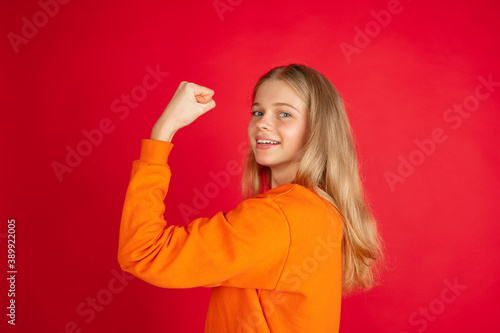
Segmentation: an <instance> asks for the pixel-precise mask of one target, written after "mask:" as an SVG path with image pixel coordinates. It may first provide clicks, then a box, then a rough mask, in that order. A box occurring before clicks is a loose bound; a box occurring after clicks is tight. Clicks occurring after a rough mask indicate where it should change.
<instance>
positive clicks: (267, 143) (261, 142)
mask: <svg viewBox="0 0 500 333" xmlns="http://www.w3.org/2000/svg"><path fill="white" fill-rule="evenodd" d="M256 142H257V144H258V145H262V146H277V145H279V144H280V143H281V142H279V141H272V140H260V139H259V140H257V141H256Z"/></svg>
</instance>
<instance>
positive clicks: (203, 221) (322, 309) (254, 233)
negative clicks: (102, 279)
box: [118, 139, 342, 333]
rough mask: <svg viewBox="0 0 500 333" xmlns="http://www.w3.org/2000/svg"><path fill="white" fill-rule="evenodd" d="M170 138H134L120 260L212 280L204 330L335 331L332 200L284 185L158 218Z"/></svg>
mask: <svg viewBox="0 0 500 333" xmlns="http://www.w3.org/2000/svg"><path fill="white" fill-rule="evenodd" d="M173 146H174V145H173V144H172V143H170V142H165V141H159V140H150V139H143V140H142V143H141V152H140V159H139V160H135V161H134V162H133V165H132V175H131V179H130V183H129V185H128V189H127V193H126V197H125V203H124V207H123V214H122V220H121V225H120V239H119V249H118V262H119V264H120V266H121V268H122V269H123V270H125V271H127V272H130V273H131V274H133V275H135V276H136V277H138V278H140V279H142V280H144V281H146V282H148V283H150V284H153V285H155V286H159V287H164V288H190V287H199V286H204V287H212V288H213V289H212V293H211V296H210V303H209V306H208V312H207V318H206V323H205V332H210V333H225V332H228V333H239V332H259V333H260V332H286V333H290V332H301V333H304V332H312V333H321V332H328V333H332V332H338V329H339V321H340V302H341V289H342V255H341V240H342V225H341V220H340V216H339V214H338V212H337V211H336V209H335V208H334V207H333V205H331V204H330V203H329V202H328V201H326V200H324V199H322V198H320V197H319V196H317V195H316V194H315V193H313V192H312V191H310V190H309V189H307V188H305V187H302V186H300V185H297V184H286V185H281V186H278V187H275V188H273V189H271V190H269V191H267V192H266V193H263V194H259V195H257V196H255V197H253V198H250V199H247V200H244V201H242V202H241V203H240V204H239V205H238V206H237V207H236V208H235V209H233V210H231V211H229V212H228V213H224V212H219V213H217V214H215V216H213V217H212V218H198V219H195V220H193V221H192V222H191V223H190V224H188V225H187V226H177V225H169V226H167V224H166V222H165V220H164V216H163V213H164V211H165V204H164V199H165V196H166V194H167V191H168V186H169V182H170V177H171V173H170V168H169V167H168V164H167V159H168V156H169V154H170V151H171V150H172V148H173Z"/></svg>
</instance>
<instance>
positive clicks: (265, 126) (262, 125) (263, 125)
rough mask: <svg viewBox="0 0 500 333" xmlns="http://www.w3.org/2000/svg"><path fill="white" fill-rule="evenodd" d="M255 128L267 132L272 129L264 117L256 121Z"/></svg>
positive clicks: (267, 119)
mask: <svg viewBox="0 0 500 333" xmlns="http://www.w3.org/2000/svg"><path fill="white" fill-rule="evenodd" d="M256 125H257V128H258V129H261V130H269V129H271V128H272V124H271V121H270V120H269V118H268V117H266V116H265V115H264V116H262V117H261V118H260V119H259V120H258V121H257V124H256Z"/></svg>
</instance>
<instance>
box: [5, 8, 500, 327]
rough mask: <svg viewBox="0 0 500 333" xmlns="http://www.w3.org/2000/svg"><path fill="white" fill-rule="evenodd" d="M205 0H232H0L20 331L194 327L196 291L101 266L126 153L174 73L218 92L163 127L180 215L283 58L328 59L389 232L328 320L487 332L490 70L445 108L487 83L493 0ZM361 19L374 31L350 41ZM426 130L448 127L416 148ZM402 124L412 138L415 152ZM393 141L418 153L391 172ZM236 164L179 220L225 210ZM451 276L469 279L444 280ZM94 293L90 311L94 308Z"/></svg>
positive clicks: (491, 267) (224, 161) (498, 73)
mask: <svg viewBox="0 0 500 333" xmlns="http://www.w3.org/2000/svg"><path fill="white" fill-rule="evenodd" d="M220 2H222V3H225V4H226V5H227V6H229V8H230V9H227V10H226V11H225V12H223V13H222V14H221V16H219V15H218V13H217V10H216V9H215V7H214V2H213V1H211V0H206V1H173V2H167V1H150V2H144V3H139V2H136V1H108V2H102V1H70V2H69V3H67V4H61V5H59V8H58V10H57V12H56V13H53V14H54V15H53V17H49V18H48V20H47V21H46V22H44V21H43V14H38V16H37V13H38V12H40V11H41V10H42V9H41V5H40V4H39V3H38V2H37V1H34V0H31V1H2V4H1V6H2V9H1V16H2V17H1V20H0V21H1V22H2V23H1V26H2V30H3V31H2V35H3V36H4V37H2V38H3V39H2V87H1V106H2V121H1V122H0V123H1V125H0V126H1V129H0V132H1V135H2V140H0V147H1V155H2V177H1V184H0V186H1V189H2V190H1V198H0V199H1V217H2V221H1V224H2V225H1V227H0V241H1V252H2V258H4V259H2V260H1V261H2V265H1V267H2V276H5V275H6V273H5V272H6V271H7V263H6V257H7V255H6V253H7V247H6V244H7V239H6V234H7V220H8V219H9V218H15V219H16V235H17V243H16V246H17V257H16V260H17V269H18V274H17V281H16V304H17V308H16V311H17V312H16V313H17V316H16V322H17V325H16V326H15V330H16V331H19V332H33V331H35V330H36V332H47V333H48V332H53V333H55V332H65V327H67V328H68V329H67V330H66V331H68V332H71V331H78V329H81V331H82V332H201V331H202V329H203V325H204V320H205V314H206V309H207V305H208V298H209V294H210V290H209V289H206V288H196V289H190V290H168V289H160V288H157V287H153V286H150V285H148V284H146V283H145V282H143V281H141V280H139V279H136V278H135V279H133V280H130V281H128V282H127V281H126V282H123V283H120V282H118V280H116V278H115V277H114V276H115V275H114V274H115V273H118V272H120V268H119V266H118V263H117V260H116V254H117V244H118V228H119V223H120V217H121V209H122V205H123V200H124V196H125V191H126V187H127V184H128V181H129V177H130V171H131V167H132V161H133V160H134V159H137V158H138V156H139V151H140V140H141V139H143V138H149V136H150V133H151V128H152V126H153V125H154V123H155V121H156V119H157V118H158V117H159V115H160V114H161V112H162V111H163V109H164V107H165V106H166V104H167V103H168V101H169V100H170V98H171V96H172V95H173V93H174V91H175V89H176V88H177V86H178V84H179V82H180V81H182V80H187V81H192V82H196V83H198V84H201V85H204V86H207V87H210V88H212V89H213V90H215V96H214V99H215V100H216V102H217V107H216V108H215V109H214V110H212V111H210V112H209V113H208V114H206V115H204V116H203V117H201V118H200V119H198V120H197V121H196V122H195V123H193V124H192V125H190V126H189V127H187V128H184V129H182V130H181V131H179V132H177V134H176V136H175V137H174V140H173V143H174V144H175V147H174V150H173V152H172V155H171V158H170V163H171V168H172V172H173V178H172V182H171V187H170V192H169V194H168V196H167V200H166V205H167V210H166V214H165V217H166V219H167V221H169V223H177V224H184V223H185V221H184V219H183V217H182V214H181V212H180V208H179V207H181V206H180V205H181V204H184V205H186V206H189V207H193V198H194V196H195V192H194V190H195V189H199V190H200V191H203V188H204V186H205V185H206V184H209V183H211V182H212V178H211V177H210V175H209V172H210V171H214V172H221V171H223V170H225V168H226V166H227V165H228V162H229V161H231V160H235V161H238V163H241V158H242V155H241V154H240V153H239V152H238V149H237V147H238V145H239V144H240V143H241V142H244V141H245V140H246V126H247V122H248V120H249V119H250V115H249V112H250V102H251V89H252V86H253V85H254V83H255V82H256V80H257V79H258V77H259V76H260V75H262V74H263V73H264V72H266V71H267V70H269V69H270V68H272V67H274V66H277V65H283V64H289V63H292V62H298V63H304V64H307V65H310V66H312V67H314V68H316V69H318V70H319V71H321V72H322V73H324V74H325V75H326V76H327V77H329V78H330V79H331V81H332V82H333V83H334V84H335V85H336V87H337V88H338V90H339V91H340V93H341V95H342V96H343V98H344V99H345V102H346V104H347V110H348V114H349V116H350V120H351V124H352V127H353V130H354V133H355V136H356V139H357V142H358V146H359V151H358V152H359V156H360V162H361V165H362V173H363V179H364V183H365V186H366V192H367V196H368V198H369V200H370V203H371V205H372V207H373V211H374V214H375V216H376V218H377V219H378V221H379V224H380V228H381V231H382V234H383V237H384V239H385V242H386V247H387V253H388V270H386V271H385V272H384V273H383V275H382V285H381V286H380V287H377V288H375V289H373V290H372V291H370V292H368V293H365V294H360V295H356V296H352V297H349V298H346V299H344V301H343V307H342V319H341V331H342V332H394V333H402V332H408V333H410V332H424V331H426V332H429V333H430V332H493V331H496V330H498V329H499V328H500V323H499V322H498V320H497V319H496V318H497V315H498V313H499V311H500V307H499V305H498V304H499V302H498V297H499V296H500V295H499V291H500V290H499V289H500V287H499V283H498V282H499V278H498V276H499V273H500V269H499V268H498V263H499V262H500V260H499V259H500V251H499V248H498V244H499V242H498V237H499V236H498V235H499V231H500V227H499V224H498V222H499V218H498V216H499V213H500V208H499V205H498V198H499V186H500V180H499V177H498V162H499V157H500V156H499V153H498V144H499V141H500V140H499V139H498V136H497V133H496V132H497V131H498V125H499V120H500V116H499V113H498V110H499V103H500V87H498V86H497V87H495V88H494V91H492V92H489V93H490V94H489V96H488V98H486V99H484V100H481V101H480V102H479V105H475V106H474V105H473V106H474V109H475V110H474V111H472V112H470V113H466V115H467V116H466V117H460V118H454V119H461V120H460V121H461V122H460V124H459V126H458V122H457V123H455V122H450V121H449V120H448V121H447V120H446V115H448V116H450V114H448V113H447V112H449V111H447V110H448V109H450V108H453V105H454V104H457V105H459V104H462V103H464V101H468V102H469V103H473V101H474V98H473V97H471V96H474V94H475V89H476V87H477V86H478V85H479V84H480V81H479V79H478V78H479V77H480V76H482V77H483V78H488V76H491V78H492V80H493V81H495V82H499V81H500V65H499V62H498V55H499V51H500V46H499V45H500V43H499V31H500V21H499V20H498V13H499V12H500V3H499V2H498V1H494V0H490V1H487V0H478V1H432V0H418V1H409V0H401V2H400V4H399V6H396V9H394V8H392V7H391V5H388V1H382V0H373V1H357V2H355V3H351V2H347V1H343V2H332V1H291V0H288V1H262V0H252V1H250V0H243V1H241V0H232V1H230V0H221V1H220ZM230 3H232V5H230ZM388 8H390V9H394V11H396V10H397V11H398V13H393V14H391V17H390V19H389V20H388V21H387V20H386V21H387V22H385V23H387V24H385V23H384V25H385V26H381V25H380V24H379V23H374V22H376V21H375V19H374V16H373V14H372V13H371V11H375V13H380V11H382V10H387V9H388ZM52 9H53V10H55V9H54V7H53V8H52ZM34 16H35V17H36V18H37V19H38V20H39V21H38V24H39V25H40V27H39V28H38V32H37V33H36V35H35V36H32V37H31V38H27V42H26V43H21V44H19V45H17V48H18V50H17V51H18V52H17V53H16V52H15V51H16V50H15V47H13V45H12V43H11V42H10V41H9V37H8V36H9V35H8V34H9V33H13V34H17V35H22V29H23V25H24V24H25V21H23V17H26V18H27V20H28V21H30V22H33V17H34ZM47 17H48V16H47ZM386 19H387V17H386ZM370 22H372V23H370ZM367 25H368V26H367ZM377 27H378V28H377ZM365 28H368V29H372V30H368V32H369V34H370V35H371V36H368V37H367V38H368V39H367V38H365V39H364V40H363V39H362V37H359V36H358V37H357V39H356V40H355V38H356V35H357V34H359V33H358V32H357V31H359V29H360V30H361V31H363V30H365ZM10 36H12V34H11V35H10ZM356 41H357V43H358V44H357V45H358V46H359V48H358V52H357V53H353V54H351V55H350V56H348V57H346V55H345V54H344V53H343V51H342V49H341V45H344V46H345V44H342V43H347V44H350V45H352V46H355V45H356V44H355V42H356ZM360 43H364V44H360ZM147 66H150V67H151V68H155V67H156V66H159V69H160V70H161V71H162V72H168V73H169V75H168V76H166V77H164V78H162V82H160V83H159V84H158V86H157V87H156V88H155V89H152V90H150V91H147V96H146V97H145V98H144V100H142V101H140V102H139V103H138V105H137V106H136V107H135V108H129V111H130V113H129V114H127V115H126V116H125V114H124V113H123V112H118V113H116V112H114V109H113V108H112V106H111V105H112V103H113V101H114V100H116V99H120V98H121V95H122V94H130V93H131V92H132V91H135V93H136V94H137V93H138V92H140V89H141V88H136V87H137V86H142V84H143V79H144V78H145V77H146V75H147V74H148V72H147V70H146V67H147ZM150 82H153V81H150ZM134 89H135V90H134ZM480 89H481V90H480V91H481V93H483V94H486V93H487V92H488V90H486V88H484V87H483V88H480ZM492 89H493V88H492ZM471 101H472V102H471ZM123 105H124V104H123V103H122V104H120V106H122V107H123ZM122 110H123V109H122ZM120 116H121V117H122V118H123V119H121V118H120ZM454 116H455V117H458V116H457V114H455V113H454ZM106 118H107V119H109V121H110V122H111V125H112V126H113V127H112V128H113V130H112V131H111V132H110V133H106V134H103V138H102V141H101V142H100V143H99V144H98V145H94V146H93V147H92V151H91V152H90V153H89V154H88V155H87V156H84V157H83V158H82V161H81V162H80V164H79V165H77V166H76V167H74V168H72V172H67V173H64V174H63V175H62V180H61V181H60V180H59V179H58V177H57V176H56V173H55V172H54V170H53V166H52V164H53V162H54V161H56V162H59V163H61V164H65V158H66V155H67V150H66V147H67V146H69V147H72V148H73V149H76V147H77V146H78V145H79V144H80V145H84V144H85V143H84V141H85V140H86V137H85V136H84V134H83V133H82V131H84V130H87V131H91V130H93V129H95V128H98V127H99V123H100V122H101V121H102V120H103V119H106ZM455 121H458V120H455ZM453 125H454V126H455V128H454V127H452V126H453ZM436 128H438V129H441V131H442V137H441V139H443V138H446V139H445V140H444V139H443V140H444V142H440V143H435V144H434V147H431V145H430V144H429V140H430V139H431V138H432V132H433V131H434V129H436ZM416 140H420V141H422V140H423V141H424V142H427V144H428V146H427V147H428V149H429V151H428V155H424V154H423V153H422V152H420V153H419V147H418V145H417V143H416ZM400 156H401V157H400ZM400 158H404V159H405V160H408V159H410V158H413V161H416V162H418V164H419V165H417V166H416V167H414V170H413V171H411V170H410V171H409V172H408V174H407V175H406V176H405V177H404V179H405V180H404V182H397V183H396V184H394V186H393V187H392V188H391V186H390V185H389V182H388V181H387V179H386V175H387V173H388V172H391V173H393V174H398V167H399V165H400V163H401V162H400ZM419 158H420V159H419ZM402 172H404V170H403V171H402ZM239 180H240V177H239V176H232V177H231V182H230V184H229V185H228V186H225V187H223V188H221V189H220V194H219V195H218V196H216V197H215V198H211V199H210V200H209V204H208V205H207V207H205V208H203V209H201V210H199V212H198V213H197V214H193V215H192V216H191V217H192V218H193V219H194V218H195V217H198V216H212V215H213V214H215V213H216V212H217V211H220V210H222V211H228V210H230V209H232V208H233V207H234V206H235V205H236V204H237V203H238V202H239V200H240V199H239V198H240V197H239ZM186 206H185V207H186ZM120 274H121V273H120ZM446 281H449V282H451V283H454V282H456V283H458V284H459V285H461V286H466V289H462V290H459V291H455V294H453V293H450V290H448V289H449V287H447V282H446ZM110 283H111V285H110ZM125 284H126V286H125ZM1 285H2V288H1V291H0V294H1V295H2V298H1V300H2V301H1V302H2V303H1V306H0V308H2V309H3V310H2V315H1V316H0V318H2V327H5V326H8V327H9V328H10V329H12V327H11V326H10V325H7V324H6V321H7V317H6V316H5V311H6V310H5V308H6V306H7V304H8V303H7V302H8V298H7V290H8V285H7V283H6V282H5V279H4V282H3V283H2V284H1ZM110 291H113V292H110ZM443 295H444V296H443ZM110 296H111V298H110ZM452 296H453V297H452ZM96 297H97V298H98V299H100V300H101V302H104V303H105V304H101V305H102V307H99V310H100V311H97V310H91V309H92V307H91V306H90V303H89V302H91V299H92V298H96ZM443 297H444V298H443ZM443 300H446V302H444V301H443ZM101 305H99V304H98V306H101ZM78 309H80V311H78ZM426 309H428V310H426ZM423 311H428V313H429V314H428V315H427V317H426V316H425V315H424V314H423V313H424V312H423ZM72 327H75V329H73V328H72ZM76 327H77V328H78V329H76ZM495 329H496V330H495Z"/></svg>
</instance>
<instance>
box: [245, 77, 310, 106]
mask: <svg viewBox="0 0 500 333" xmlns="http://www.w3.org/2000/svg"><path fill="white" fill-rule="evenodd" d="M254 103H258V104H260V105H263V106H266V105H272V104H275V103H288V104H291V105H293V106H295V107H296V108H300V109H305V108H306V105H305V102H304V101H303V100H302V98H300V96H299V95H298V94H297V93H296V92H295V90H294V89H293V88H292V87H291V86H290V85H289V84H288V83H286V82H285V81H283V80H267V81H264V82H263V83H262V84H261V85H260V86H259V88H258V89H257V92H256V94H255V100H254Z"/></svg>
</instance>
